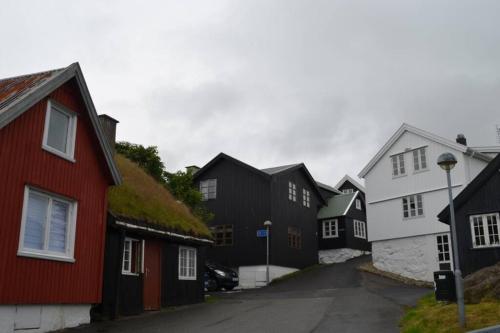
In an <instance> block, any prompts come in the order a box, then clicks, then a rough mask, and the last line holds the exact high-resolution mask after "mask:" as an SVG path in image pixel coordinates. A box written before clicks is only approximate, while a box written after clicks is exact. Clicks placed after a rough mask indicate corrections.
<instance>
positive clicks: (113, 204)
mask: <svg viewBox="0 0 500 333" xmlns="http://www.w3.org/2000/svg"><path fill="white" fill-rule="evenodd" d="M115 160H116V163H117V165H118V168H119V169H120V172H121V174H122V176H123V183H122V184H121V185H119V186H113V187H111V188H110V190H109V195H108V209H109V211H110V213H111V214H112V215H113V216H115V218H116V219H117V220H118V221H121V222H137V223H135V224H137V225H139V226H143V227H149V228H150V229H154V230H164V231H170V232H177V233H181V234H183V235H191V236H198V237H202V238H205V239H209V238H211V236H210V235H211V234H210V231H209V229H208V227H207V226H206V225H205V224H204V223H203V222H202V221H200V220H199V219H198V218H197V217H195V216H194V215H193V214H192V213H191V211H190V210H189V208H188V207H187V206H186V205H184V204H183V203H181V202H179V201H177V200H176V199H175V198H174V196H173V195H172V194H171V193H170V192H169V191H168V190H167V188H166V187H165V186H163V185H162V184H160V183H158V182H157V181H156V180H155V179H154V178H153V177H151V176H150V175H148V174H147V173H146V171H144V170H143V169H142V168H141V167H139V166H138V165H137V164H136V163H134V162H132V161H130V160H129V159H127V158H126V157H124V156H123V155H121V154H116V156H115Z"/></svg>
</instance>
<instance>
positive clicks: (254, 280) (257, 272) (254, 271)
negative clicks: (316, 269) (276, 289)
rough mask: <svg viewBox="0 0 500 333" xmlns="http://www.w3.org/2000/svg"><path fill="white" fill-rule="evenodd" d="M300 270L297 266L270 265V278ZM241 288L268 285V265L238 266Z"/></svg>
mask: <svg viewBox="0 0 500 333" xmlns="http://www.w3.org/2000/svg"><path fill="white" fill-rule="evenodd" d="M296 271H298V269H296V268H290V267H282V266H274V265H269V280H271V281H272V280H273V279H276V278H279V277H281V276H283V275H286V274H290V273H293V272H296ZM238 275H239V279H240V284H239V287H240V288H244V289H245V288H257V287H263V286H265V285H266V266H265V265H259V266H241V267H239V268H238Z"/></svg>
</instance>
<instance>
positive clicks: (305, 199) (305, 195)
mask: <svg viewBox="0 0 500 333" xmlns="http://www.w3.org/2000/svg"><path fill="white" fill-rule="evenodd" d="M302 204H303V205H304V206H305V207H310V206H311V193H310V192H309V191H308V190H306V189H302Z"/></svg>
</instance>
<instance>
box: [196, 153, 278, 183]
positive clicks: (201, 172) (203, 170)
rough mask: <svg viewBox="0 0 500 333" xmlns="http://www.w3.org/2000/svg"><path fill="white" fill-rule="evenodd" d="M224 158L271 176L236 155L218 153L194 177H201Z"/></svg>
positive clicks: (255, 171) (257, 172) (265, 175)
mask: <svg viewBox="0 0 500 333" xmlns="http://www.w3.org/2000/svg"><path fill="white" fill-rule="evenodd" d="M222 159H225V160H228V161H231V162H233V163H235V164H237V165H239V166H241V167H243V168H245V169H247V170H248V171H250V172H253V173H256V174H258V175H260V176H263V177H266V178H269V174H267V173H265V172H263V171H261V170H259V169H257V168H254V167H253V166H251V165H249V164H246V163H244V162H242V161H240V160H237V159H236V158H234V157H231V156H229V155H227V154H224V153H219V154H217V156H215V157H214V158H212V159H211V160H210V161H209V162H208V163H207V164H205V165H204V166H203V167H202V168H201V169H199V170H198V171H196V172H195V173H194V175H193V178H194V179H196V178H199V177H200V176H201V175H202V174H203V173H204V172H205V171H207V170H208V169H210V168H211V167H212V166H213V165H214V164H215V163H217V162H218V161H220V160H222Z"/></svg>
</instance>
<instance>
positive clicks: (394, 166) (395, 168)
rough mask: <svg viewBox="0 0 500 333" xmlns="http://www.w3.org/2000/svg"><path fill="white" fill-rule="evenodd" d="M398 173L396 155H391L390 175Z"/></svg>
mask: <svg viewBox="0 0 500 333" xmlns="http://www.w3.org/2000/svg"><path fill="white" fill-rule="evenodd" d="M398 174H399V171H398V161H397V159H396V156H393V157H392V175H393V176H397V175H398Z"/></svg>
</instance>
